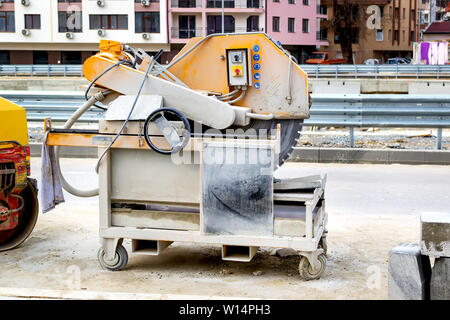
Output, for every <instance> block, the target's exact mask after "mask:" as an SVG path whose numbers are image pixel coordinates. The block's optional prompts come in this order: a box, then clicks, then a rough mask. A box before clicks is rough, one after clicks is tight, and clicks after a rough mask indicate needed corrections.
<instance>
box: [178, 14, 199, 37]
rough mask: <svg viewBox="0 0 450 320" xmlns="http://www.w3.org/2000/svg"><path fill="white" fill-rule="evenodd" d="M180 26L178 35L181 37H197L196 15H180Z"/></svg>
mask: <svg viewBox="0 0 450 320" xmlns="http://www.w3.org/2000/svg"><path fill="white" fill-rule="evenodd" d="M178 28H179V31H178V36H179V38H180V39H190V38H192V37H195V16H179V17H178Z"/></svg>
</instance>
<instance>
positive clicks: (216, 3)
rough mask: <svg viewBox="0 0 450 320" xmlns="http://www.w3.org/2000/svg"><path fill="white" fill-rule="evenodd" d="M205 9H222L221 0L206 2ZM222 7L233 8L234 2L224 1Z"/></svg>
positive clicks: (208, 0)
mask: <svg viewBox="0 0 450 320" xmlns="http://www.w3.org/2000/svg"><path fill="white" fill-rule="evenodd" d="M206 7H207V8H222V0H207V1H206ZM223 7H224V8H234V0H224V2H223Z"/></svg>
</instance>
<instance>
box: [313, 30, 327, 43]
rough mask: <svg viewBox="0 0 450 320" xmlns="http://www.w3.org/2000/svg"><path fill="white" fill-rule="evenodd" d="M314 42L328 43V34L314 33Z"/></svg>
mask: <svg viewBox="0 0 450 320" xmlns="http://www.w3.org/2000/svg"><path fill="white" fill-rule="evenodd" d="M316 40H317V41H328V34H327V33H326V32H323V31H317V32H316Z"/></svg>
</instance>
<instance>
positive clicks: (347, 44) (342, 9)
mask: <svg viewBox="0 0 450 320" xmlns="http://www.w3.org/2000/svg"><path fill="white" fill-rule="evenodd" d="M359 9H360V5H359V4H358V1H355V0H340V1H338V0H333V19H332V20H331V22H330V23H331V28H333V29H334V33H335V35H337V37H338V39H339V44H340V46H341V51H342V56H343V57H344V58H346V59H347V62H348V63H350V64H351V63H353V47H352V42H353V39H352V38H353V30H354V29H353V26H354V25H355V24H357V23H358V20H359Z"/></svg>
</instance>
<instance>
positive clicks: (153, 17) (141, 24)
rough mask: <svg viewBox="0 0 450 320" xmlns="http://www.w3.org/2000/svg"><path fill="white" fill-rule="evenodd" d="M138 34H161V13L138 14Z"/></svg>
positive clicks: (136, 16)
mask: <svg viewBox="0 0 450 320" xmlns="http://www.w3.org/2000/svg"><path fill="white" fill-rule="evenodd" d="M135 18H136V28H135V32H136V33H143V32H153V33H159V32H160V23H159V12H136V13H135Z"/></svg>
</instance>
